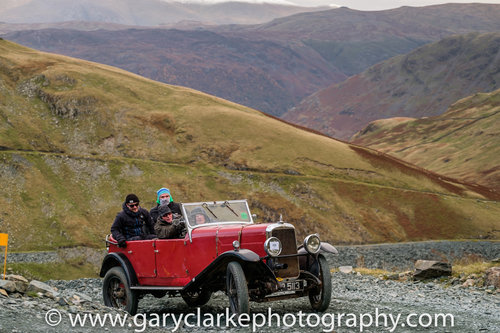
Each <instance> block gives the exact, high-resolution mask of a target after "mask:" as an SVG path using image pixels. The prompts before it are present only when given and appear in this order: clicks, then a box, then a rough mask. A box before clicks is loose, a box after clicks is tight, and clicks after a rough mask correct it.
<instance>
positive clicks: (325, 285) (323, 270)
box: [309, 254, 332, 312]
mask: <svg viewBox="0 0 500 333" xmlns="http://www.w3.org/2000/svg"><path fill="white" fill-rule="evenodd" d="M314 266H315V267H314ZM313 267H314V268H315V269H314V272H313V274H314V275H316V276H317V277H318V278H319V279H320V280H321V286H318V287H317V288H314V289H312V290H310V291H309V302H310V303H311V307H312V308H313V310H316V311H319V312H323V311H325V310H326V309H328V307H329V306H330V301H331V299H332V276H331V274H330V267H329V266H328V262H327V261H326V258H325V257H324V256H323V255H321V254H320V255H318V261H317V262H316V263H315V264H314V265H313Z"/></svg>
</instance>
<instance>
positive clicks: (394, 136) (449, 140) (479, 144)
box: [353, 90, 500, 193]
mask: <svg viewBox="0 0 500 333" xmlns="http://www.w3.org/2000/svg"><path fill="white" fill-rule="evenodd" d="M499 132H500V90H496V91H494V92H491V93H479V94H475V95H474V96H471V97H468V98H465V99H463V100H460V101H458V102H456V103H455V104H453V105H452V106H451V107H450V109H449V110H448V111H446V112H445V113H444V114H442V115H440V116H436V117H429V118H423V119H411V118H407V119H397V118H396V119H394V118H391V119H382V120H378V121H374V122H372V123H371V124H370V125H368V126H367V127H366V128H365V129H364V130H362V131H360V132H359V133H358V134H357V135H356V136H354V138H353V141H354V142H355V143H357V144H361V145H365V146H369V147H371V148H374V149H377V150H380V151H383V152H385V153H388V154H391V155H393V156H396V157H398V158H401V159H404V160H406V161H409V162H411V163H414V164H416V165H419V166H421V167H423V168H426V169H430V170H433V171H435V172H438V173H441V174H444V175H447V176H450V177H454V178H459V179H463V180H465V181H468V182H473V183H478V184H482V185H484V186H488V187H491V188H493V189H495V190H496V191H497V192H499V193H500V141H499V134H498V133H499Z"/></svg>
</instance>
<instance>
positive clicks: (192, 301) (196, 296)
mask: <svg viewBox="0 0 500 333" xmlns="http://www.w3.org/2000/svg"><path fill="white" fill-rule="evenodd" d="M181 296H182V299H183V300H184V302H186V304H187V305H188V306H202V305H205V304H207V303H208V301H209V300H210V297H211V296H212V292H211V291H210V290H207V289H200V290H197V291H193V292H186V293H184V294H182V295H181Z"/></svg>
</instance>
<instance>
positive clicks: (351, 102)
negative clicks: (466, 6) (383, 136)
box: [283, 33, 500, 139]
mask: <svg viewBox="0 0 500 333" xmlns="http://www.w3.org/2000/svg"><path fill="white" fill-rule="evenodd" d="M499 54H500V33H488V34H467V35H458V36H453V37H448V38H445V39H443V40H441V41H439V42H437V43H433V44H429V45H426V46H423V47H421V48H419V49H417V50H415V51H413V52H411V53H410V54H408V55H405V56H398V57H395V58H392V59H390V60H387V61H384V62H382V63H380V64H377V65H375V66H373V67H371V68H370V69H368V70H367V71H365V72H363V73H361V74H359V75H355V76H353V77H351V78H349V79H348V80H346V81H344V82H342V83H340V84H337V85H333V86H330V87H329V88H326V89H324V90H322V91H320V92H318V93H316V94H313V95H311V96H310V97H308V98H306V99H304V100H303V101H302V102H301V103H300V105H298V106H297V107H295V108H294V109H292V110H290V111H289V112H288V113H287V114H285V115H284V116H283V119H285V120H287V121H290V122H294V123H297V124H300V125H303V126H306V127H310V128H313V129H316V130H318V131H321V132H324V133H326V134H329V135H331V136H334V137H338V138H344V139H347V138H349V137H350V136H351V135H353V134H354V133H355V132H357V131H359V130H361V129H362V128H363V127H364V126H366V125H367V124H368V123H369V122H370V121H373V120H377V119H381V118H389V117H424V116H435V115H439V114H441V113H443V112H444V111H445V110H446V108H447V107H448V106H449V105H450V104H451V103H453V102H454V101H456V100H458V99H460V98H463V97H466V96H469V95H471V94H473V93H476V92H480V91H484V92H488V91H492V90H495V89H498V88H499V87H500V86H499V83H500V76H499V75H500V74H499V72H498V68H500V56H499Z"/></svg>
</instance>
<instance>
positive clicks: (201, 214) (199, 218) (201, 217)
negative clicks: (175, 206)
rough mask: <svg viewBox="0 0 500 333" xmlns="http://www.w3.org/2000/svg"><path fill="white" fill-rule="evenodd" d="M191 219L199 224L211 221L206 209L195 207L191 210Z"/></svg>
mask: <svg viewBox="0 0 500 333" xmlns="http://www.w3.org/2000/svg"><path fill="white" fill-rule="evenodd" d="M189 221H191V223H194V224H196V225H198V224H205V223H209V222H210V219H209V218H208V216H207V214H206V213H205V211H204V210H203V209H201V208H195V209H193V211H192V212H191V215H190V217H189Z"/></svg>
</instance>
